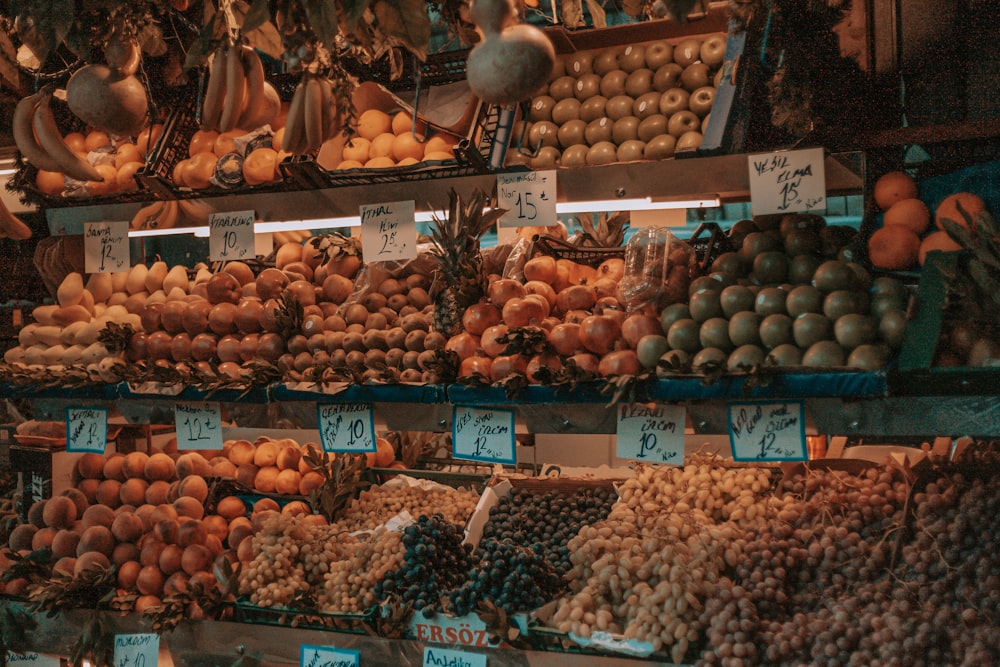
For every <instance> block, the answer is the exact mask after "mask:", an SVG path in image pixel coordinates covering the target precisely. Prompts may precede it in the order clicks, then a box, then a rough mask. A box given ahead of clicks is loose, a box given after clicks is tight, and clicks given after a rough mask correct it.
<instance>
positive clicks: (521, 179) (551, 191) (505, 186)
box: [497, 170, 558, 227]
mask: <svg viewBox="0 0 1000 667" xmlns="http://www.w3.org/2000/svg"><path fill="white" fill-rule="evenodd" d="M497 205H498V206H499V207H500V208H502V209H506V211H507V212H506V213H505V214H504V216H503V217H502V218H500V226H501V227H535V226H542V227H549V226H551V225H554V224H556V222H558V218H557V216H556V172H555V171H554V170H553V171H529V172H520V173H513V174H497Z"/></svg>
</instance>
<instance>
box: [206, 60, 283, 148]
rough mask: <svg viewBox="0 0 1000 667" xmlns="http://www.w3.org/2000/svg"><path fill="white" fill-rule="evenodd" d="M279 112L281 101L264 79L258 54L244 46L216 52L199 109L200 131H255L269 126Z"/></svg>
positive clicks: (262, 66) (272, 87)
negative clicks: (262, 126)
mask: <svg viewBox="0 0 1000 667" xmlns="http://www.w3.org/2000/svg"><path fill="white" fill-rule="evenodd" d="M280 110H281V98H280V97H279V96H278V91H277V90H275V88H274V86H272V85H271V84H270V83H269V82H268V81H267V80H266V79H265V78H264V64H263V63H262V62H261V60H260V56H259V55H257V51H255V50H254V49H253V48H252V47H250V46H247V45H245V44H233V45H229V46H225V45H224V46H220V47H219V48H218V49H216V51H215V54H214V55H213V56H212V64H211V65H210V66H209V69H208V85H207V86H206V87H205V97H204V101H203V102H202V107H201V129H202V130H206V131H207V130H215V131H216V132H228V131H230V130H234V129H236V128H241V129H244V130H254V129H256V128H258V127H260V126H261V125H265V124H267V123H269V122H271V120H272V119H273V118H274V117H275V116H277V115H278V111H280Z"/></svg>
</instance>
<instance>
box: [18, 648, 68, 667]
mask: <svg viewBox="0 0 1000 667" xmlns="http://www.w3.org/2000/svg"><path fill="white" fill-rule="evenodd" d="M61 664H62V662H61V661H60V660H59V656H57V655H49V654H48V653H38V652H36V651H24V652H23V653H18V652H17V651H7V665H8V667H10V665H18V667H21V666H22V665H31V667H59V666H60V665H61Z"/></svg>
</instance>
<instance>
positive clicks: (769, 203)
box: [747, 148, 826, 215]
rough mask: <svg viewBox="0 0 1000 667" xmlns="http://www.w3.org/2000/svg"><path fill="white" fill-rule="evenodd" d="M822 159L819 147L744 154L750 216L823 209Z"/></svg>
mask: <svg viewBox="0 0 1000 667" xmlns="http://www.w3.org/2000/svg"><path fill="white" fill-rule="evenodd" d="M823 160H824V158H823V149H822V148H806V149H804V150H797V151H776V152H773V153H757V154H755V155H748V156H747V162H748V167H749V169H750V207H751V209H752V211H753V214H754V215H766V214H770V213H797V212H800V211H822V210H824V209H825V208H826V163H825V162H824V161H823Z"/></svg>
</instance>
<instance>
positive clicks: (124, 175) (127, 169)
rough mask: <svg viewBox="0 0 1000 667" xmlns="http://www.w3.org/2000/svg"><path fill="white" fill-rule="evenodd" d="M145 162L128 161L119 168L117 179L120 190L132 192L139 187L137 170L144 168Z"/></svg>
mask: <svg viewBox="0 0 1000 667" xmlns="http://www.w3.org/2000/svg"><path fill="white" fill-rule="evenodd" d="M143 164H144V163H143V162H126V163H125V164H123V165H122V166H121V167H120V168H119V169H118V175H117V176H116V178H115V180H116V182H117V184H118V189H119V190H120V191H122V192H132V191H133V190H137V189H138V188H139V184H138V183H136V181H135V172H137V171H139V170H140V169H142V167H143Z"/></svg>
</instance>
